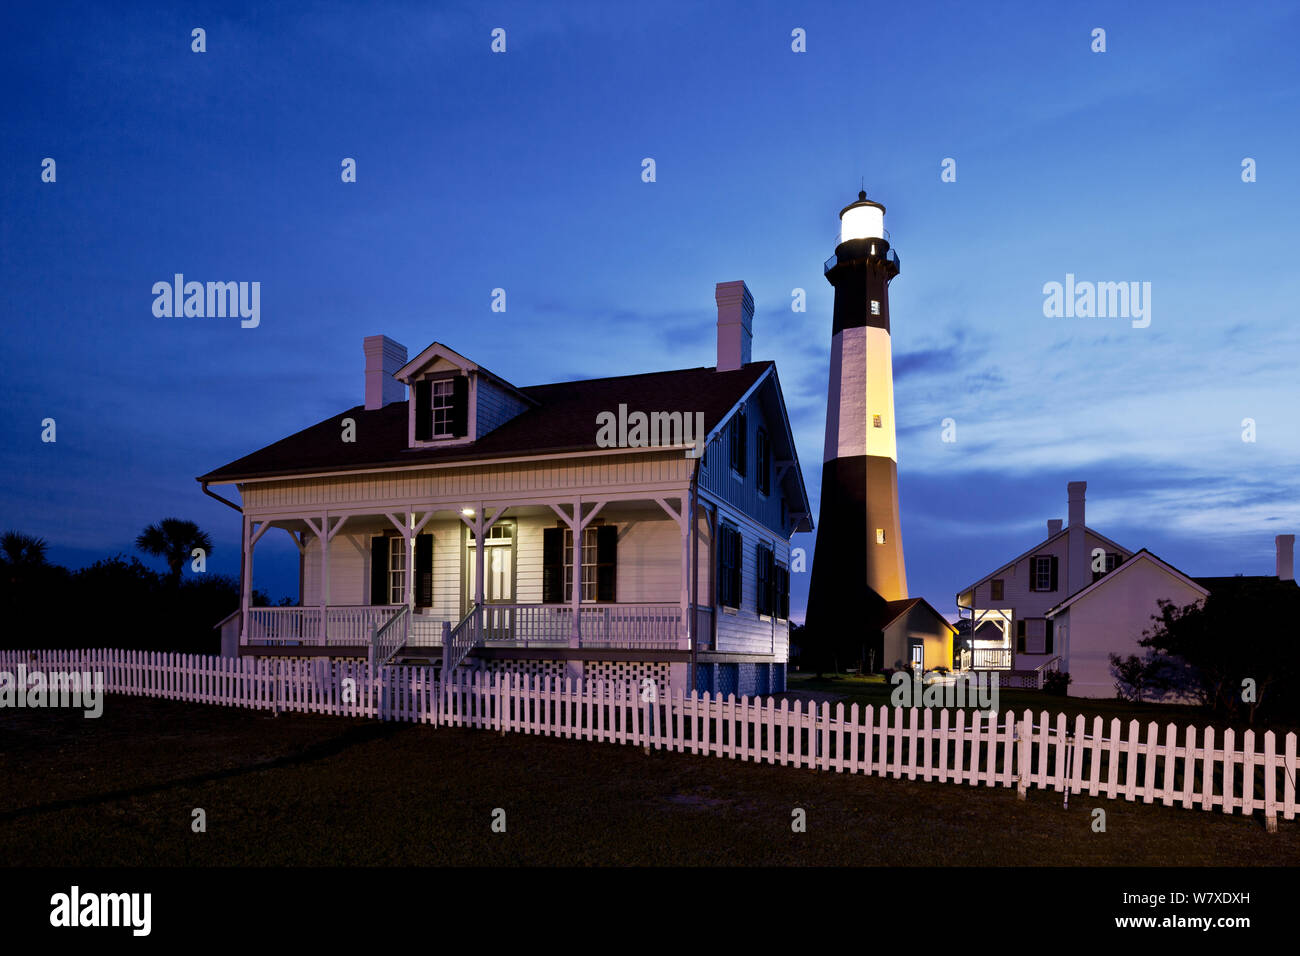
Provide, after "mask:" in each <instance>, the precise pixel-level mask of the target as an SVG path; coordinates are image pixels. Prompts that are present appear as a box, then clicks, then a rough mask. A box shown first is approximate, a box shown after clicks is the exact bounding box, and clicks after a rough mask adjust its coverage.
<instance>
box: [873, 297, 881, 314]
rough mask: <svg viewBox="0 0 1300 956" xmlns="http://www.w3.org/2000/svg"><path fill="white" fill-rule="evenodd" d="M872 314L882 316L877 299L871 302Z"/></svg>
mask: <svg viewBox="0 0 1300 956" xmlns="http://www.w3.org/2000/svg"><path fill="white" fill-rule="evenodd" d="M871 314H872V315H879V314H880V303H879V302H878V301H877V300H876V299H872V300H871Z"/></svg>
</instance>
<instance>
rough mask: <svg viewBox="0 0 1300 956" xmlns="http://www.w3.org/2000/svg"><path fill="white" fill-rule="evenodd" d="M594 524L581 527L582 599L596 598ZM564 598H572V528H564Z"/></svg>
mask: <svg viewBox="0 0 1300 956" xmlns="http://www.w3.org/2000/svg"><path fill="white" fill-rule="evenodd" d="M596 557H597V551H596V526H595V525H592V526H591V527H587V528H583V529H582V598H581V599H582V600H583V601H594V600H596V571H597V568H596ZM564 599H565V600H566V601H572V600H573V529H572V528H565V529H564Z"/></svg>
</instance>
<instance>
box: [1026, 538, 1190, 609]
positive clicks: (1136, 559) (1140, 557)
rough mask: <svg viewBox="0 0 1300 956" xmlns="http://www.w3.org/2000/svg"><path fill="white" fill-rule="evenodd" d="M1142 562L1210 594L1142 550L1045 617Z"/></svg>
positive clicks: (1172, 567)
mask: <svg viewBox="0 0 1300 956" xmlns="http://www.w3.org/2000/svg"><path fill="white" fill-rule="evenodd" d="M1143 561H1149V562H1151V563H1152V564H1154V565H1155V566H1156V567H1158V568H1160V569H1161V570H1163V571H1165V572H1166V573H1168V574H1170V575H1173V576H1174V577H1175V578H1178V579H1179V580H1180V581H1182V582H1183V583H1184V584H1186V585H1187V586H1188V587H1190V588H1192V589H1193V590H1196V591H1199V592H1201V596H1202V597H1205V596H1206V595H1207V594H1209V593H1210V592H1209V591H1207V590H1206V589H1205V588H1203V587H1201V585H1199V584H1197V583H1196V581H1194V580H1193V579H1192V578H1189V577H1188V576H1187V575H1185V574H1183V572H1182V571H1179V570H1178V569H1177V568H1176V567H1174V566H1173V565H1172V564H1169V563H1168V562H1166V561H1162V560H1161V559H1160V558H1158V557H1156V556H1155V555H1154V554H1152V553H1151V552H1150V551H1148V550H1147V549H1146V548H1143V549H1142V550H1141V551H1138V552H1137V553H1136V554H1134V555H1132V556H1131V557H1129V558H1128V560H1126V561H1124V562H1123V563H1122V564H1120V565H1119V566H1118V567H1115V568H1113V569H1112V570H1110V571H1108V572H1107V573H1105V574H1103V575H1102V576H1101V577H1099V578H1098V579H1097V580H1096V581H1093V582H1092V583H1091V584H1089V585H1088V586H1086V587H1082V588H1079V590H1077V591H1075V592H1074V593H1073V594H1071V595H1070V596H1069V597H1068V598H1066V599H1065V600H1064V601H1062V602H1061V603H1060V604H1058V605H1056V606H1055V607H1053V608H1051V609H1049V610H1048V611H1047V613H1046V615H1045V616H1046V617H1055V616H1056V615H1057V614H1059V613H1060V612H1061V611H1064V610H1065V609H1066V608H1068V607H1069V606H1070V605H1071V604H1073V603H1074V602H1075V601H1078V600H1079V599H1080V598H1082V597H1084V596H1085V595H1088V594H1091V593H1092V592H1093V591H1096V590H1098V589H1100V588H1103V587H1105V586H1106V585H1107V584H1110V583H1112V582H1113V581H1114V580H1115V579H1116V578H1118V577H1120V576H1121V575H1123V574H1124V572H1125V571H1127V570H1128V569H1129V568H1132V567H1136V566H1137V565H1138V564H1140V563H1141V562H1143Z"/></svg>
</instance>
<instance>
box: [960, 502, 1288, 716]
mask: <svg viewBox="0 0 1300 956" xmlns="http://www.w3.org/2000/svg"><path fill="white" fill-rule="evenodd" d="M1087 487H1088V486H1087V483H1086V482H1083V481H1072V482H1070V483H1069V485H1068V486H1067V491H1068V494H1069V512H1068V518H1069V521H1068V524H1065V525H1064V526H1063V525H1062V522H1061V520H1060V519H1059V518H1055V519H1051V520H1049V521H1048V522H1047V537H1046V538H1044V539H1043V540H1041V541H1039V542H1038V543H1037V544H1036V545H1034V546H1033V547H1032V548H1030V549H1029V550H1028V551H1025V552H1023V553H1021V554H1019V555H1017V556H1016V557H1015V558H1013V559H1012V560H1011V561H1009V562H1008V563H1006V564H1004V565H1002V566H1001V567H999V568H998V569H997V570H995V571H992V572H990V573H989V574H986V575H985V576H984V577H982V578H980V579H979V580H978V581H976V582H975V583H974V584H972V585H970V586H969V587H966V588H963V589H962V590H961V591H960V592H958V594H957V610H958V613H959V614H960V615H961V616H962V617H963V618H964V619H966V620H968V621H970V631H969V633H970V635H971V643H972V647H971V648H969V649H968V650H967V651H964V652H963V654H962V661H963V665H964V666H966V667H970V668H972V669H974V670H990V671H1000V672H1002V673H1001V679H1002V680H1003V681H1005V682H1006V683H1007V684H1010V685H1011V686H1015V685H1017V684H1019V685H1021V686H1030V687H1036V686H1042V683H1043V679H1044V677H1045V674H1046V672H1048V671H1064V672H1066V673H1068V674H1069V675H1070V685H1069V689H1068V693H1069V695H1070V696H1071V697H1114V696H1115V692H1116V678H1115V674H1114V673H1113V669H1112V666H1111V663H1110V656H1111V655H1112V654H1115V655H1118V656H1119V657H1121V658H1124V657H1128V656H1130V655H1136V656H1139V657H1142V656H1145V655H1146V654H1147V653H1149V652H1148V650H1147V649H1146V648H1143V647H1142V646H1141V644H1140V643H1139V641H1140V640H1141V639H1142V637H1143V636H1144V634H1145V632H1147V631H1149V630H1150V629H1151V628H1152V626H1153V625H1152V616H1153V615H1156V614H1158V613H1159V612H1160V602H1161V601H1171V602H1173V603H1174V604H1175V605H1177V606H1178V607H1185V606H1187V605H1189V604H1199V603H1201V602H1203V601H1204V600H1205V599H1206V598H1207V597H1208V596H1209V594H1210V593H1211V592H1213V591H1218V590H1219V589H1231V588H1232V587H1234V586H1235V585H1237V584H1240V583H1244V582H1248V581H1253V582H1270V583H1271V584H1273V585H1276V586H1280V587H1284V588H1294V587H1295V562H1294V548H1295V535H1293V534H1280V535H1277V536H1276V538H1275V539H1274V541H1275V547H1276V563H1277V567H1276V574H1275V575H1272V576H1260V575H1254V576H1250V577H1244V576H1242V575H1237V576H1235V577H1229V578H1222V577H1220V578H1205V577H1195V578H1194V577H1191V576H1189V575H1187V574H1184V573H1183V572H1182V571H1180V570H1178V568H1176V567H1174V566H1173V565H1171V564H1169V563H1168V562H1166V561H1163V560H1161V559H1160V558H1159V557H1157V556H1156V555H1154V554H1152V553H1151V552H1150V551H1148V550H1147V549H1146V548H1141V549H1139V550H1137V551H1133V550H1130V549H1129V548H1126V547H1124V546H1122V545H1120V544H1117V543H1115V542H1114V541H1112V540H1111V539H1110V538H1107V537H1106V536H1105V535H1103V534H1101V533H1100V532H1099V531H1096V530H1095V529H1093V528H1090V527H1088V525H1087V524H1085V523H1084V495H1085V492H1086V491H1087ZM1240 639H1241V640H1249V639H1250V635H1241V636H1240ZM1170 700H1171V702H1173V701H1175V700H1176V698H1172V697H1171V698H1170Z"/></svg>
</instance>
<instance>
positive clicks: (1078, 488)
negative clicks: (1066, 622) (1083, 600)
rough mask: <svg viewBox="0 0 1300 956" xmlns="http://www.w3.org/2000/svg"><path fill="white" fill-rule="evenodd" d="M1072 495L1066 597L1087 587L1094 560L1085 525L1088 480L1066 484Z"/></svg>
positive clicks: (1090, 578) (1090, 579)
mask: <svg viewBox="0 0 1300 956" xmlns="http://www.w3.org/2000/svg"><path fill="white" fill-rule="evenodd" d="M1066 487H1067V490H1068V491H1069V495H1070V511H1069V521H1070V523H1069V525H1068V528H1069V531H1068V536H1067V539H1066V541H1067V547H1068V549H1069V550H1068V551H1067V554H1068V560H1069V573H1068V575H1067V577H1066V581H1067V584H1068V590H1067V591H1066V595H1065V596H1066V597H1069V596H1070V595H1071V594H1074V593H1075V592H1077V591H1080V590H1082V589H1083V588H1086V587H1087V586H1088V584H1089V583H1091V581H1092V562H1091V561H1090V560H1089V556H1088V541H1087V537H1086V534H1085V532H1084V525H1083V493H1084V492H1085V491H1087V490H1088V483H1087V482H1086V481H1072V482H1070V483H1069V485H1067V486H1066Z"/></svg>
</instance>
